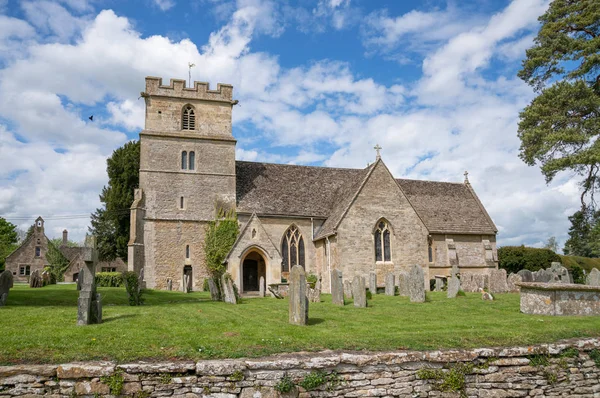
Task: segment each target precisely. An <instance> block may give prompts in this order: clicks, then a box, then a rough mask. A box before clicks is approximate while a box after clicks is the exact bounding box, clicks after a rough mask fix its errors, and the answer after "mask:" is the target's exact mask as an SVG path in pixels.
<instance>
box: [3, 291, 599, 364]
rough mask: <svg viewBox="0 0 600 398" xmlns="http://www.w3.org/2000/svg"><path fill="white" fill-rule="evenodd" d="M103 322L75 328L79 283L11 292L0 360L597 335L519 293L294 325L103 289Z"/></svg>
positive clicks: (381, 308)
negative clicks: (132, 300) (543, 312)
mask: <svg viewBox="0 0 600 398" xmlns="http://www.w3.org/2000/svg"><path fill="white" fill-rule="evenodd" d="M99 292H100V293H101V294H102V297H103V304H104V305H103V312H104V323H102V324H100V325H90V326H76V320H77V297H78V292H77V290H76V287H75V285H58V286H57V285H54V286H47V287H44V288H41V289H30V288H29V287H28V286H23V285H17V286H15V287H14V288H13V289H11V291H10V294H9V297H8V303H7V306H6V307H0V363H1V364H12V363H22V362H27V363H60V362H66V361H75V360H101V359H105V360H117V361H120V362H123V361H133V360H139V359H168V360H172V359H194V360H195V359H201V358H223V357H245V356H250V357H254V356H262V355H268V354H273V353H278V352H291V351H316V350H324V349H333V350H337V349H346V350H395V349H404V348H409V349H438V348H469V347H471V348H472V347H482V346H502V345H513V344H514V345H522V344H535V343H542V342H552V341H556V340H559V339H563V338H570V337H583V336H586V337H589V336H600V317H550V316H532V315H525V314H521V313H520V312H519V295H518V294H504V295H497V299H496V301H493V302H488V301H482V300H481V298H480V295H479V294H477V293H467V295H466V297H459V298H457V299H453V300H449V299H447V298H446V296H445V295H446V294H445V293H435V292H430V293H428V297H429V301H428V302H426V303H422V304H416V303H410V302H409V300H408V298H405V297H398V296H396V297H388V296H384V295H377V296H374V298H373V299H372V300H371V301H369V308H354V306H353V305H352V304H350V305H346V306H344V307H337V306H333V305H332V304H331V297H330V296H329V295H323V296H322V302H321V303H311V304H310V324H309V325H308V326H305V327H300V326H292V325H289V324H288V302H287V300H276V299H273V298H254V299H244V300H243V301H242V303H241V304H240V305H230V304H225V303H221V302H212V301H210V299H209V294H208V293H203V292H199V293H190V294H183V293H180V292H166V291H151V290H150V291H147V292H146V294H145V304H144V305H143V306H140V307H130V306H129V305H127V297H126V294H125V290H124V289H123V288H100V289H99Z"/></svg>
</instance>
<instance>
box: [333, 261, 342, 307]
mask: <svg viewBox="0 0 600 398" xmlns="http://www.w3.org/2000/svg"><path fill="white" fill-rule="evenodd" d="M331 302H332V303H333V304H335V305H344V283H343V280H342V271H338V270H337V269H333V270H331Z"/></svg>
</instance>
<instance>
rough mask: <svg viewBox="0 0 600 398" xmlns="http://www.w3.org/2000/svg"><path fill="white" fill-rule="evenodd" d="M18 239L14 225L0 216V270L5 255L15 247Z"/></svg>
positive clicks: (2, 267) (2, 266)
mask: <svg viewBox="0 0 600 398" xmlns="http://www.w3.org/2000/svg"><path fill="white" fill-rule="evenodd" d="M18 240H19V235H18V234H17V227H16V225H14V224H12V223H10V222H8V221H6V220H5V219H4V218H2V217H0V271H1V270H3V269H4V262H5V260H6V257H7V256H8V255H9V254H10V253H12V251H13V250H15V249H16V248H17V241H18Z"/></svg>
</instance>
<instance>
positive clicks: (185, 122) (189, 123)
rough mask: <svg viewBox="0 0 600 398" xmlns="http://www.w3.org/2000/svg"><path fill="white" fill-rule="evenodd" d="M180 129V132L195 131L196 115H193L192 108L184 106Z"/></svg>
mask: <svg viewBox="0 0 600 398" xmlns="http://www.w3.org/2000/svg"><path fill="white" fill-rule="evenodd" d="M181 129H182V130H195V129H196V114H195V113H194V107H193V106H191V105H186V106H185V107H184V108H183V116H182V118H181Z"/></svg>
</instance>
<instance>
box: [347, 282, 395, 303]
mask: <svg viewBox="0 0 600 398" xmlns="http://www.w3.org/2000/svg"><path fill="white" fill-rule="evenodd" d="M392 276H393V275H392ZM352 296H353V297H354V306H355V307H360V308H365V307H366V306H367V287H366V286H365V277H364V276H358V275H356V276H355V277H354V280H353V281H352Z"/></svg>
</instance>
